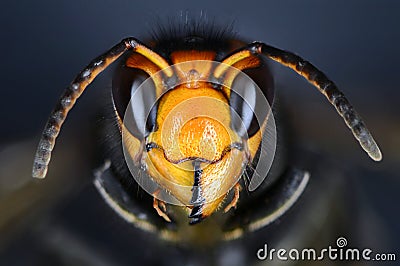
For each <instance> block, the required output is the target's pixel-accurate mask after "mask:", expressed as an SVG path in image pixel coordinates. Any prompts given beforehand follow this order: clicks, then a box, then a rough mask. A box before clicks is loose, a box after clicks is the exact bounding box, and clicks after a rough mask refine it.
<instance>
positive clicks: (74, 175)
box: [0, 0, 400, 265]
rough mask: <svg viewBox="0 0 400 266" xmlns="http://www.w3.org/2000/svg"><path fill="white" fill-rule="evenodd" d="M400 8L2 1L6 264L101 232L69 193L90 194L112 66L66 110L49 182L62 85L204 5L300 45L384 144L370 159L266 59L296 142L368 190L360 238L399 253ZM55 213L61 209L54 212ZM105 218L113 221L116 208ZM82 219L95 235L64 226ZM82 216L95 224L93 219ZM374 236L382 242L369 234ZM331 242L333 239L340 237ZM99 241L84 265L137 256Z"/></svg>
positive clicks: (252, 34) (322, 103)
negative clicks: (47, 151) (115, 48)
mask: <svg viewBox="0 0 400 266" xmlns="http://www.w3.org/2000/svg"><path fill="white" fill-rule="evenodd" d="M399 13H400V3H399V2H397V1H390V0H388V1H344V0H343V1H317V0H315V1H311V0H307V1H247V2H246V1H226V2H217V1H208V0H203V1H195V2H191V3H189V2H188V1H127V0H125V1H110V0H97V1H75V2H71V1H63V0H62V1H26V0H21V1H14V2H12V1H7V3H5V2H4V3H2V7H1V10H0V14H1V15H0V27H1V37H2V38H1V44H0V46H1V51H2V55H1V64H0V73H1V74H0V75H1V80H2V83H1V86H2V88H1V90H2V92H3V97H2V104H1V105H0V121H1V126H0V127H1V130H0V159H1V160H0V264H1V265H27V264H28V265H29V264H34V265H36V264H37V265H43V264H51V259H54V260H55V261H57V262H58V261H59V258H57V259H55V258H54V256H53V255H52V254H53V253H51V254H50V255H49V254H47V253H46V252H47V251H43V250H47V249H40V248H38V247H37V246H36V245H37V244H38V243H41V244H43V245H45V246H46V245H47V246H52V247H54V246H57V245H56V244H54V243H55V242H57V241H58V240H57V239H58V238H57V237H59V239H61V240H60V241H66V242H68V241H69V242H68V243H66V244H65V247H68V248H69V249H70V251H71V250H73V249H74V248H75V249H77V250H79V249H80V248H79V247H80V245H82V243H81V242H80V241H78V240H77V239H87V238H89V239H92V240H93V239H96V236H97V235H98V234H101V233H102V232H99V231H96V230H95V229H92V230H86V229H85V226H82V224H81V223H79V222H77V221H78V220H79V219H80V218H82V217H81V213H82V212H80V213H74V208H72V207H71V204H70V202H71V199H72V201H73V200H76V199H85V197H82V196H81V194H82V193H87V191H88V187H90V186H91V173H92V169H93V168H95V167H96V163H95V162H93V161H92V160H89V159H88V158H92V157H96V156H94V154H93V151H94V148H93V147H92V145H91V144H90V143H92V142H91V141H90V139H91V138H92V137H91V136H92V135H91V132H92V128H93V124H95V123H96V121H95V117H96V111H97V110H98V109H99V108H101V105H102V103H103V100H104V98H105V97H108V96H109V89H110V86H111V78H110V76H111V75H110V74H111V73H112V71H106V72H105V74H104V75H101V76H100V77H99V78H98V79H96V81H95V83H94V85H93V86H92V87H89V89H88V90H87V91H86V92H85V93H84V94H83V96H82V98H81V99H80V100H79V102H78V105H77V106H76V107H75V108H74V109H73V111H72V112H71V113H70V116H69V117H68V119H67V123H66V124H65V127H64V128H63V131H62V133H61V134H60V138H59V140H58V143H57V145H56V150H55V153H54V157H53V158H54V160H53V161H52V164H51V165H50V172H49V175H48V178H47V179H46V180H43V181H37V180H32V179H31V177H30V171H31V163H32V160H33V156H34V152H35V148H36V145H37V141H38V140H39V135H40V133H41V130H42V128H43V126H44V124H45V122H46V119H47V117H48V114H49V112H50V111H51V109H52V108H53V106H54V104H55V102H56V100H57V99H58V97H59V95H60V94H61V92H62V90H63V89H64V87H66V86H67V85H68V84H69V83H70V82H71V80H72V79H73V77H74V75H75V74H77V73H78V72H79V71H80V70H81V69H82V67H83V66H85V65H86V64H87V63H88V62H89V61H90V60H91V59H93V58H94V57H95V56H97V55H99V54H100V53H102V52H104V51H105V50H106V49H108V48H109V47H111V46H112V45H114V44H115V43H116V42H118V41H119V40H120V39H122V38H124V37H126V36H135V37H137V38H139V39H140V38H144V37H146V36H148V34H147V33H148V32H149V31H151V29H152V28H154V25H156V23H157V21H161V22H162V21H167V18H168V17H179V16H186V14H188V16H189V17H194V18H196V17H200V14H202V16H204V14H206V16H207V17H208V18H209V19H215V20H216V22H217V24H221V25H224V24H228V23H232V22H233V23H234V31H235V32H237V34H238V36H241V37H244V38H246V39H248V40H251V41H253V40H254V41H255V40H257V41H263V42H266V43H268V44H271V45H274V46H276V47H279V48H282V49H286V50H289V51H293V52H295V53H297V54H299V55H301V56H302V57H304V58H306V59H307V60H309V61H311V62H313V63H314V64H315V65H316V66H318V67H319V68H320V69H322V70H323V71H324V72H325V73H326V74H327V75H328V76H329V77H330V78H331V79H332V80H334V81H335V82H336V84H337V85H338V86H339V88H340V89H341V90H342V91H343V92H344V93H345V95H346V96H347V97H348V98H349V99H350V102H351V103H352V104H353V105H354V107H355V108H356V109H357V110H358V112H359V113H360V114H361V116H362V117H363V118H364V120H365V122H366V124H367V126H368V128H369V129H370V130H371V132H372V133H373V135H374V136H375V139H376V140H377V142H378V143H379V144H380V147H381V150H382V151H383V161H382V162H379V163H375V162H373V161H371V160H370V159H369V158H368V156H367V155H366V154H365V153H364V152H363V151H362V150H361V148H360V147H359V146H358V143H357V142H356V141H354V140H353V137H352V135H351V134H350V132H349V130H348V129H347V127H346V126H345V125H344V123H343V121H342V120H341V119H340V117H339V116H338V115H337V114H336V112H335V111H334V109H333V108H332V107H331V106H329V104H328V102H327V101H326V99H325V98H324V97H323V96H321V95H320V94H319V93H318V92H317V91H316V90H315V89H314V88H313V87H311V86H310V85H309V84H308V83H306V82H304V80H303V79H302V78H299V77H297V75H295V74H294V73H293V72H292V71H289V70H287V69H285V68H283V67H280V66H278V65H276V64H271V67H272V68H273V72H274V74H275V83H276V89H277V94H278V96H279V98H280V99H281V100H282V101H281V103H282V105H284V106H285V107H286V108H287V110H288V113H289V114H288V118H287V119H290V123H291V124H292V125H293V128H294V131H293V132H294V134H295V135H296V141H298V142H299V143H300V145H301V146H305V147H307V149H309V150H312V151H316V152H318V154H322V155H324V156H327V157H329V158H334V159H335V162H336V165H335V169H334V170H335V171H337V170H338V167H339V168H340V167H341V166H343V168H345V169H351V170H350V171H351V172H353V171H354V173H357V174H355V175H357V176H356V177H351V178H350V177H349V179H352V182H349V184H345V187H346V189H348V190H350V191H353V188H352V187H349V186H357V188H354V190H357V191H361V195H362V196H360V197H355V198H353V199H352V200H353V201H356V202H351V204H350V203H349V205H351V206H352V207H351V208H355V210H359V209H362V208H366V209H367V210H368V211H367V212H368V213H369V214H368V215H367V216H362V217H367V218H365V219H370V220H368V221H366V220H364V221H363V223H365V224H369V223H370V224H373V228H375V229H376V231H370V227H367V228H368V229H366V230H365V231H364V233H363V234H365V235H367V234H369V237H368V238H367V237H365V239H369V240H368V241H371V242H367V243H364V245H365V246H367V247H368V245H374V246H375V247H376V248H377V249H379V250H380V251H382V252H384V251H387V252H396V253H397V255H398V256H399V253H398V252H399V247H400V241H399V236H400V214H399V213H400V212H399V211H400V208H399V205H398V203H399V199H400V197H399V192H398V191H399V190H400V174H399V171H400V152H399V148H400V138H399V136H400V123H399V116H400V107H399V98H400V93H399V92H400V90H399V89H398V87H399V85H398V84H399V82H398V77H399V73H398V72H399V70H400V69H399V66H398V65H399V62H400V49H399V47H400V18H399ZM315 164H318V161H315ZM339 170H340V169H339ZM326 171H328V172H329V171H330V169H329V168H328V169H326ZM311 174H312V173H311ZM354 180H356V181H354ZM89 190H90V189H89ZM351 193H352V192H350V194H351ZM100 200H101V199H100V198H99V197H98V198H96V197H94V198H93V197H92V198H90V199H89V200H88V202H89V203H88V202H86V203H82V204H84V206H87V207H88V208H91V206H94V205H96V204H99V203H98V201H100ZM101 204H103V203H101ZM346 204H347V203H344V205H343V206H344V207H346V206H347V205H346ZM78 205H79V204H78ZM72 206H75V205H72ZM102 207H103V208H106V207H104V206H103V205H102ZM53 212H62V213H63V215H61V216H60V215H58V216H56V217H58V218H54V216H53ZM59 217H63V218H62V219H64V218H65V217H67V218H65V219H66V220H63V221H62V223H57V222H54V221H53V222H52V219H55V220H57V219H60V218H59ZM107 217H109V218H110V217H111V218H110V219H116V218H115V217H114V216H113V214H112V213H111V212H110V213H109V214H108V216H107ZM92 218H93V217H92ZM69 219H70V220H69ZM82 219H84V218H82ZM85 219H86V218H85ZM93 219H94V220H96V219H95V218H93ZM49 220H50V222H48V221H49ZM46 221H47V222H46ZM100 222H101V221H99V223H100ZM75 223H76V224H79V226H81V227H82V228H81V230H77V231H76V232H88V234H89V235H90V236H89V237H88V236H85V235H83V234H81V233H79V234H77V235H75V236H74V237H72V236H70V235H69V234H68V230H64V229H63V226H64V225H67V227H68V226H71V227H74V224H75ZM87 223H88V224H86V225H87V226H88V227H90V222H87ZM115 223H117V222H116V221H114V222H112V223H111V224H115ZM48 224H52V225H55V226H54V227H52V228H49V230H48V232H53V233H54V234H53V233H49V234H51V235H53V236H54V237H53V238H51V237H50V238H45V239H47V242H46V241H45V242H43V243H42V242H41V241H37V235H38V234H42V233H43V232H46V231H47V229H46V226H47V225H48ZM79 226H78V227H79ZM106 229H107V230H116V234H119V233H121V232H120V231H118V230H121V229H118V228H113V227H112V226H109V227H106ZM375 229H374V230H375ZM375 233H376V234H380V235H379V236H377V235H376V236H375V235H374V234H375ZM338 234H340V232H338ZM338 236H339V235H338ZM375 238H377V239H379V241H376V242H374V239H375ZM32 239H36V240H32ZM65 239H68V241H67V240H65ZM363 239H364V238H363ZM328 240H329V241H330V242H328V243H333V241H335V240H336V238H331V239H328ZM52 241H53V242H52ZM94 242H95V240H94ZM83 243H87V242H85V241H83ZM90 243H93V242H90ZM109 245H117V246H118V244H116V243H109ZM121 245H122V244H121ZM326 245H328V244H326ZM90 246H91V245H89V249H91V248H90ZM101 246H102V249H101V252H100V251H99V250H98V249H96V248H94V247H93V250H92V251H93V252H92V253H93V254H96V256H94V257H93V258H91V259H92V260H90V259H88V260H87V264H91V265H100V264H102V263H103V265H109V264H114V265H118V264H119V263H121V264H130V262H129V261H128V259H127V260H124V257H123V256H122V255H121V256H120V255H118V256H119V258H120V259H119V260H116V261H113V259H112V258H115V257H116V255H115V253H113V252H114V251H113V250H112V249H111V248H110V249H108V248H107V245H101ZM303 247H304V246H303ZM86 248H87V247H86ZM83 249H84V248H81V250H83ZM43 252H45V253H46V254H44V255H43V254H42V253H43ZM71 252H73V251H71ZM146 252H147V251H146ZM255 252H256V250H254V253H255ZM38 253H40V254H42V255H41V256H39V255H38ZM61 253H62V252H61ZM67 253H68V252H67ZM92 253H91V252H88V253H87V254H92ZM57 254H58V253H57ZM62 254H63V253H62ZM74 254H79V252H78V253H74ZM87 254H86V255H87ZM65 256H66V257H68V255H65ZM77 256H78V255H77ZM82 256H83V255H82ZM78 257H79V256H78ZM134 257H135V256H134ZM136 257H137V256H136ZM136 257H135V258H136ZM130 259H132V258H130ZM398 259H399V258H398ZM66 261H68V260H66ZM2 262H3V263H2ZM69 262H70V260H69ZM67 264H69V263H67ZM78 264H79V263H78ZM82 264H86V263H82ZM132 264H134V263H132ZM186 264H190V263H187V262H186ZM222 264H223V263H222ZM194 265H197V264H194Z"/></svg>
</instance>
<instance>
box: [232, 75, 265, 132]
mask: <svg viewBox="0 0 400 266" xmlns="http://www.w3.org/2000/svg"><path fill="white" fill-rule="evenodd" d="M256 86H257V85H256V84H255V83H254V82H253V80H251V79H250V78H249V77H248V76H247V75H244V74H239V75H238V76H237V77H236V78H235V80H234V81H233V83H232V87H231V94H230V99H229V104H230V106H231V128H232V129H233V130H235V132H236V133H238V134H239V136H241V137H242V138H248V137H251V136H252V135H254V134H255V133H256V132H257V131H258V129H259V125H258V123H257V119H256V117H255V115H254V110H255V106H256V101H257V93H256V90H257V87H256Z"/></svg>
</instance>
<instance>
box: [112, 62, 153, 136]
mask: <svg viewBox="0 0 400 266" xmlns="http://www.w3.org/2000/svg"><path fill="white" fill-rule="evenodd" d="M148 78H149V75H148V74H147V73H146V72H144V71H142V70H139V69H134V68H129V67H126V66H120V67H119V69H118V70H117V71H116V73H115V75H114V78H113V89H112V92H113V104H114V106H115V109H116V110H117V114H118V116H119V117H120V119H121V120H122V121H123V122H124V124H125V126H126V127H127V129H128V131H129V132H130V133H131V134H132V135H133V136H135V137H136V138H138V139H143V138H145V137H146V136H147V135H148V134H149V133H150V132H152V131H154V129H155V127H156V115H157V106H156V105H155V102H156V92H155V87H154V83H153V82H152V81H148V82H145V81H146V80H147V79H148ZM142 84H145V88H144V86H142Z"/></svg>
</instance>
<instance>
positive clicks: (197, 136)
mask: <svg viewBox="0 0 400 266" xmlns="http://www.w3.org/2000/svg"><path fill="white" fill-rule="evenodd" d="M200 58H201V57H200ZM194 59H196V58H193V57H192V60H190V61H185V62H179V63H177V64H174V65H172V66H171V72H172V73H173V76H172V77H171V78H170V79H169V80H168V79H165V78H164V77H163V76H162V75H163V73H164V72H165V69H164V70H162V71H159V72H158V73H156V74H153V75H152V76H151V78H149V79H148V80H147V81H145V82H143V83H142V84H141V85H140V86H138V87H137V88H134V90H133V92H132V97H131V100H130V103H129V104H128V107H127V108H126V110H127V112H126V113H125V117H124V118H123V119H122V118H121V119H119V121H124V122H123V123H121V128H123V143H124V151H125V155H126V156H125V158H126V159H125V160H126V161H127V163H128V165H129V166H130V168H132V171H133V169H134V168H135V167H137V166H138V165H141V166H142V167H143V168H145V169H146V171H147V173H148V174H149V176H151V177H152V179H153V180H154V182H155V183H156V184H158V185H159V186H158V188H157V189H158V190H162V189H164V190H166V191H168V192H170V196H172V197H173V198H175V201H173V200H171V199H168V198H165V197H164V196H161V194H160V193H159V192H158V191H154V189H153V188H149V187H147V189H146V184H145V183H144V182H143V181H142V180H137V182H138V183H139V184H141V186H142V187H145V189H146V190H147V191H148V192H149V193H151V194H152V195H153V196H154V197H155V198H157V199H158V200H160V201H163V202H168V203H176V202H177V203H178V204H180V205H183V206H187V208H188V211H189V218H190V219H191V220H190V222H191V223H197V222H199V221H201V220H202V219H204V218H205V217H208V216H209V215H211V214H212V213H213V212H214V211H215V210H216V209H217V208H218V207H219V206H220V205H221V202H222V201H223V200H224V198H225V197H226V195H227V193H228V192H229V191H230V190H231V189H232V188H233V187H234V186H238V181H239V179H240V177H241V176H242V175H243V172H244V170H245V168H246V166H248V165H249V164H250V163H251V162H252V160H253V158H254V156H255V153H256V152H257V150H258V149H259V148H260V146H261V140H262V137H261V136H262V134H263V132H264V131H265V128H266V125H267V121H268V119H267V116H268V114H269V115H270V119H269V121H270V123H272V124H271V126H272V127H273V126H274V125H273V118H272V114H271V112H270V111H271V110H270V109H269V104H268V102H267V100H266V98H265V97H264V95H263V93H262V92H261V91H260V90H259V89H258V87H257V85H256V84H255V83H254V81H253V80H252V79H250V78H249V77H248V76H247V75H245V74H244V73H242V72H241V71H240V70H238V69H236V68H232V67H230V68H228V69H226V70H225V72H226V73H225V78H224V79H222V80H223V82H220V81H219V80H218V79H217V78H216V77H215V76H214V72H215V70H216V69H218V68H219V67H221V64H220V63H219V62H215V61H211V60H194ZM128 62H130V60H129V59H128ZM171 80H172V81H171ZM157 81H158V82H157ZM149 91H152V92H149ZM157 91H159V92H161V95H160V96H159V95H157ZM146 92H149V95H157V99H155V102H154V103H151V105H146V104H144V101H143V99H142V98H143V97H142V95H145V94H146ZM256 98H262V99H263V101H264V102H263V104H262V106H264V107H265V108H263V109H262V110H263V111H262V112H259V113H257V114H256V113H255V112H254V109H255V103H256ZM259 101H260V99H259ZM152 112H153V113H155V115H154V118H150V119H149V116H153V115H152ZM138 114H140V115H138ZM142 114H146V115H142ZM117 115H118V113H117ZM253 120H255V121H256V124H257V125H258V126H257V128H258V130H254V129H252V131H254V132H252V135H251V136H249V134H248V130H249V129H250V127H251V125H252V122H253ZM149 121H151V122H149ZM259 125H262V126H261V127H260V126H259ZM271 126H270V127H271ZM253 127H254V125H253ZM149 128H151V129H152V130H148V129H149ZM271 132H272V133H271ZM270 134H275V131H274V130H273V129H271V130H270ZM142 136H144V137H143V138H140V137H142ZM138 137H139V138H138ZM272 139H274V138H272ZM126 144H128V145H126ZM271 154H272V155H271ZM271 154H270V155H269V158H273V151H272V152H271ZM129 158H133V160H132V161H131V160H130V159H129ZM271 162H272V159H269V160H266V163H267V164H269V166H270V165H271ZM268 168H269V167H268ZM263 176H266V172H265V175H263ZM146 182H147V181H146ZM258 183H260V181H259V182H258ZM156 187H157V186H156Z"/></svg>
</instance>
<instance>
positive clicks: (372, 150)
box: [32, 32, 382, 228]
mask: <svg viewBox="0 0 400 266" xmlns="http://www.w3.org/2000/svg"><path fill="white" fill-rule="evenodd" d="M125 54H127V57H126V58H125V61H124V62H123V64H122V65H121V66H120V68H119V72H118V74H117V75H116V78H115V79H114V86H113V105H114V117H115V120H116V122H117V125H118V134H119V137H120V140H122V145H121V146H122V148H123V154H124V158H121V156H120V157H116V158H111V166H115V165H117V164H118V162H119V161H121V160H123V161H124V162H126V165H127V167H128V168H129V170H131V173H132V174H128V175H125V174H124V173H121V172H119V171H118V170H115V172H116V175H118V176H121V178H122V179H131V178H135V180H136V181H137V183H138V184H139V185H141V186H142V188H144V190H146V191H147V192H149V193H150V194H151V195H152V197H154V201H153V207H154V208H155V210H156V211H157V213H158V214H159V215H160V216H162V217H163V218H164V219H165V220H166V221H171V219H170V217H169V216H168V215H167V211H166V203H170V204H179V205H182V206H185V208H186V210H187V211H188V217H189V219H190V220H189V221H190V223H192V224H194V223H198V222H200V221H201V220H202V219H204V218H206V217H208V216H210V215H211V214H212V213H214V212H215V211H216V210H217V209H218V208H219V207H220V206H222V203H223V201H224V199H225V197H226V196H227V194H228V193H229V192H230V191H234V196H233V198H232V201H231V202H230V203H228V204H227V206H226V207H225V210H226V211H227V210H229V209H230V208H231V207H235V206H236V203H237V202H238V198H239V192H240V189H241V187H240V185H239V180H240V178H241V177H243V176H246V175H247V169H248V168H250V169H252V170H255V171H252V172H253V173H256V175H254V176H251V175H250V178H249V180H246V181H249V183H248V184H246V188H247V189H248V190H249V191H252V190H254V189H255V188H257V187H258V186H259V185H260V184H261V183H262V181H263V179H264V178H265V176H266V174H267V172H268V170H269V168H270V166H271V163H272V160H273V158H274V151H275V141H276V136H275V133H276V132H275V124H274V118H273V115H272V112H271V108H270V107H269V104H272V103H273V97H272V95H273V85H272V78H271V75H270V72H269V69H268V66H267V64H266V63H265V60H266V59H267V58H269V59H272V60H273V61H276V62H278V63H280V64H282V65H284V66H287V67H288V68H290V69H292V70H294V71H295V72H297V73H298V74H299V75H301V76H303V77H304V78H305V79H306V80H308V81H309V82H310V83H311V84H312V85H313V86H314V87H316V88H317V89H318V90H319V91H320V92H321V93H322V94H323V95H324V96H325V97H326V98H327V99H328V101H329V102H330V103H331V104H332V105H333V106H334V107H335V108H336V110H337V112H338V114H339V115H340V116H342V117H343V119H344V121H345V123H346V125H347V126H348V127H349V129H350V130H351V131H352V133H353V135H354V137H355V138H356V139H357V140H358V142H359V143H360V145H361V147H362V148H363V149H364V150H365V151H366V152H367V153H368V155H369V156H370V157H371V158H372V159H374V160H376V161H379V160H381V159H382V154H381V152H380V150H379V148H378V146H377V144H376V143H375V141H374V139H373V138H372V136H371V134H370V133H369V131H368V129H367V128H366V126H365V124H364V122H363V121H362V119H361V117H360V116H359V115H358V114H357V113H356V111H355V110H354V108H353V107H352V106H351V105H350V103H349V102H348V100H347V99H346V98H345V96H344V95H343V93H342V92H340V91H339V90H338V88H337V87H336V85H335V84H334V83H333V82H332V81H331V80H329V79H328V78H327V77H326V76H325V75H324V74H323V73H322V72H321V71H320V70H318V69H317V68H316V67H315V66H314V65H312V64H311V63H309V62H308V61H306V60H304V59H302V58H301V57H299V56H297V55H295V54H293V53H291V52H288V51H283V50H280V49H277V48H275V47H272V46H269V45H267V44H264V43H259V42H254V43H251V44H248V45H244V44H243V42H241V41H238V40H236V39H232V38H226V37H223V36H220V35H216V36H214V37H212V38H210V37H207V36H199V35H198V34H193V33H190V32H189V33H186V34H184V35H182V36H175V37H174V38H172V39H166V40H158V41H155V42H153V43H152V45H151V47H150V46H146V45H145V44H143V43H141V42H140V41H138V40H137V39H135V38H127V39H124V40H122V41H121V42H120V43H119V44H117V45H115V46H114V47H113V48H111V49H110V50H109V51H107V52H106V53H104V54H103V55H101V56H100V57H98V58H96V59H95V60H93V61H92V62H91V63H90V64H89V65H88V66H87V67H86V68H85V69H83V70H82V72H81V73H80V74H79V75H78V76H77V77H76V78H75V80H74V81H73V82H72V83H71V85H70V86H69V87H68V88H67V89H66V90H65V92H64V94H63V95H62V97H61V99H60V101H59V103H57V105H56V108H55V109H54V111H53V112H52V114H51V115H50V118H49V120H48V123H47V124H46V126H45V129H44V131H43V135H42V139H41V140H40V142H39V146H38V150H37V152H36V156H35V160H34V166H33V172H32V174H33V176H34V177H38V178H44V177H45V175H46V173H47V168H48V164H49V161H50V157H51V152H52V150H53V147H54V144H55V140H56V137H57V136H58V133H59V131H60V128H61V126H62V124H63V123H64V120H65V118H66V116H67V114H68V112H69V110H70V109H71V108H72V107H73V105H74V103H75V101H76V100H77V99H78V97H80V95H81V94H82V92H83V91H84V90H85V88H86V87H87V86H88V85H89V84H90V83H91V82H92V81H93V79H94V78H95V77H96V76H97V75H98V74H99V73H100V72H101V71H103V70H104V69H105V68H107V67H108V66H109V65H110V64H111V63H113V62H114V61H115V60H117V59H118V58H120V57H121V56H122V55H125ZM247 74H248V75H247ZM259 87H260V88H259ZM271 143H272V145H271ZM121 153H122V152H121ZM256 158H259V159H258V160H256ZM256 161H257V162H256ZM137 169H141V170H142V172H144V173H145V174H146V175H145V176H144V177H143V176H142V177H140V176H139V175H137V174H136V173H137ZM292 177H293V181H295V182H292V183H293V184H297V185H294V186H295V187H296V188H295V189H290V190H288V191H292V193H289V194H290V195H288V194H287V193H286V192H282V194H281V195H283V196H282V197H284V200H282V197H281V198H280V197H277V201H276V202H278V203H279V204H280V205H279V204H277V206H278V207H276V208H277V212H273V214H271V215H270V217H271V218H270V219H267V218H263V219H261V220H260V221H257V222H255V223H254V224H255V225H254V226H253V225H251V224H250V225H249V228H250V227H251V228H260V227H261V226H263V225H265V224H268V223H269V222H270V221H271V220H274V219H276V218H278V217H279V215H282V214H283V213H284V212H285V211H286V210H287V209H288V208H290V206H291V205H292V204H293V203H294V202H295V201H296V200H297V198H298V197H299V195H301V192H302V191H303V190H304V187H305V184H306V183H307V180H308V174H298V173H296V174H295V175H293V176H292ZM289 183H290V182H289ZM97 184H99V182H97ZM98 188H99V190H100V191H101V193H102V195H103V196H104V198H105V199H106V200H107V202H109V203H110V205H111V206H112V207H113V208H114V209H116V210H117V211H118V212H119V213H120V215H121V216H123V217H127V214H126V211H124V209H123V208H122V207H121V206H120V205H118V203H115V202H114V201H113V198H122V197H121V196H120V195H119V194H121V195H122V192H121V193H119V192H118V191H117V190H115V191H113V193H110V194H107V191H106V189H104V188H103V187H101V185H98ZM116 191H117V192H116ZM285 193H286V194H285ZM110 195H111V196H110ZM278 210H279V211H278ZM132 212H133V211H132ZM277 213H279V215H277ZM132 217H133V216H132ZM126 219H127V218H126ZM127 220H131V221H136V222H137V221H139V220H140V219H138V218H137V217H136V216H135V218H129V219H127ZM140 221H141V220H140ZM141 222H142V221H141ZM138 224H140V223H139V222H138ZM143 228H151V226H150V225H146V226H143Z"/></svg>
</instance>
